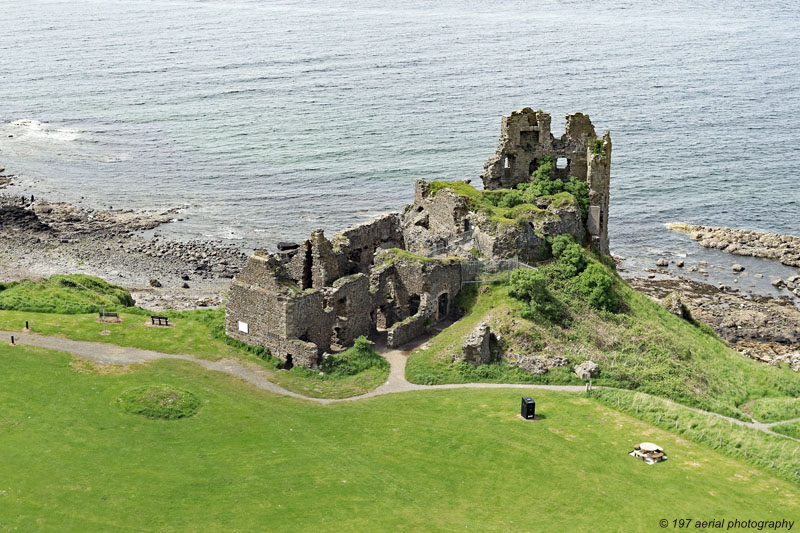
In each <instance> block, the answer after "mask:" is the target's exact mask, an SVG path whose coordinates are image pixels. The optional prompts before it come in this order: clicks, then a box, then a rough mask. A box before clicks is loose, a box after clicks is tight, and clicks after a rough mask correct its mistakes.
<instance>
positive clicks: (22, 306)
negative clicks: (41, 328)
mask: <svg viewBox="0 0 800 533" xmlns="http://www.w3.org/2000/svg"><path fill="white" fill-rule="evenodd" d="M103 304H105V306H106V310H107V311H119V310H120V309H122V308H125V307H130V306H133V305H134V301H133V298H132V297H131V293H130V292H128V290H127V289H124V288H122V287H118V286H116V285H112V284H110V283H108V282H107V281H104V280H102V279H100V278H96V277H94V276H86V275H84V274H70V275H56V276H51V277H49V278H47V279H44V280H36V281H34V280H23V281H19V282H14V283H7V284H1V285H0V309H8V310H15V311H30V312H40V313H61V314H78V313H97V312H99V311H100V310H101V308H102V305H103Z"/></svg>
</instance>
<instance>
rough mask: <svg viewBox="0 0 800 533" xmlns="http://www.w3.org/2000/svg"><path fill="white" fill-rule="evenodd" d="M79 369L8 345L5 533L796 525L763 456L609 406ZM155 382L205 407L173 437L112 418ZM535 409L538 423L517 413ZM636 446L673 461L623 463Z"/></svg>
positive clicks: (573, 398)
mask: <svg viewBox="0 0 800 533" xmlns="http://www.w3.org/2000/svg"><path fill="white" fill-rule="evenodd" d="M68 363H69V357H68V356H66V355H64V354H58V353H55V352H48V351H45V350H38V349H34V348H31V347H25V346H18V347H16V348H12V347H9V346H3V345H0V374H1V375H2V376H3V380H4V381H3V387H0V405H2V406H3V410H2V414H1V415H0V433H2V438H0V456H2V458H3V460H2V461H0V479H2V486H0V489H1V490H0V501H2V505H1V506H0V523H2V524H3V527H4V528H5V529H9V530H15V529H16V530H19V531H97V530H114V531H154V530H157V531H164V530H169V531H198V530H206V531H215V532H217V531H220V532H223V531H265V530H266V531H318V532H325V531H337V532H339V531H390V530H403V531H455V530H459V531H530V530H537V531H589V530H591V531H619V530H624V531H655V530H659V526H658V523H659V520H660V519H663V518H670V517H677V516H689V517H700V516H715V517H736V518H738V519H740V520H742V519H754V520H755V519H758V520H764V519H765V517H776V519H780V518H789V519H792V517H794V516H796V515H797V509H798V505H800V489H798V486H797V485H796V484H792V483H790V482H788V481H785V480H783V479H779V478H778V477H777V476H776V475H774V474H773V473H772V471H767V469H766V468H760V467H756V466H753V464H752V462H751V458H752V453H750V452H752V450H749V453H748V459H747V460H746V461H745V460H744V459H742V460H738V459H735V458H731V457H727V456H725V455H723V454H720V453H718V452H717V451H715V450H713V449H711V448H709V447H707V446H702V445H699V444H696V443H694V442H692V441H691V440H690V439H687V438H686V437H684V436H682V435H681V436H679V435H676V434H675V433H674V432H673V431H672V430H671V429H669V428H670V426H665V427H658V426H657V425H654V424H652V423H648V422H645V421H642V420H637V419H636V418H635V417H633V416H630V415H628V414H625V413H620V412H619V411H616V410H615V409H614V408H613V406H614V405H616V403H615V401H614V403H612V404H611V405H605V404H603V403H600V402H598V401H597V400H595V399H593V398H587V397H581V396H579V395H577V394H567V393H557V392H552V391H541V390H524V389H513V390H510V389H497V390H487V389H483V390H437V391H419V392H411V393H403V394H389V395H385V396H379V397H376V398H372V399H369V400H362V401H355V402H341V403H336V404H333V405H316V404H311V403H309V402H306V401H302V400H296V399H293V398H286V397H277V396H275V395H272V394H269V393H267V392H265V391H263V390H259V389H256V388H255V387H253V386H251V385H249V384H247V383H244V382H242V381H241V380H239V379H236V378H234V377H231V376H227V375H224V374H221V373H218V372H209V371H207V370H206V369H204V368H202V367H200V366H199V365H196V364H192V363H189V362H186V361H179V360H169V361H158V362H154V363H151V364H148V365H143V366H142V367H139V368H137V369H136V370H135V371H133V372H129V373H127V374H122V375H105V376H97V375H86V374H81V373H78V372H75V371H73V370H72V369H70V368H69V366H68ZM157 383H165V384H168V385H169V386H170V387H175V388H180V389H188V390H192V391H194V392H195V393H196V394H197V395H198V396H199V397H201V398H203V399H206V398H207V399H209V400H210V401H209V402H208V404H205V403H204V405H203V410H202V413H201V416H194V417H191V418H187V419H184V420H183V421H181V423H177V424H175V423H153V422H152V421H150V420H148V419H146V418H143V417H134V416H128V415H125V414H124V413H123V412H122V411H121V410H120V409H118V408H116V406H115V405H114V403H115V402H116V398H117V397H118V396H119V391H121V390H127V389H132V388H136V387H142V386H146V385H150V384H157ZM526 395H530V396H533V397H534V398H535V399H536V407H537V413H538V414H541V415H542V417H543V418H542V419H541V420H540V421H537V422H533V423H531V422H522V421H520V420H519V419H518V418H517V417H516V415H517V413H518V412H519V401H520V396H526ZM656 419H657V418H656ZM680 425H681V427H683V422H681V424H680ZM673 427H674V424H673ZM758 436H759V435H758V434H754V437H758ZM642 441H650V442H655V443H657V444H659V445H661V446H663V447H664V449H665V450H666V452H667V454H668V455H669V460H668V461H666V462H664V463H660V464H658V465H655V466H648V465H646V464H644V463H642V462H641V461H638V460H636V459H634V458H632V457H630V456H628V455H627V452H628V451H630V450H631V449H633V445H634V444H635V443H638V442H642ZM783 445H784V446H785V447H786V452H785V453H786V454H787V455H791V453H792V450H793V448H792V447H795V448H796V447H797V446H798V445H797V443H794V442H791V441H788V440H786V439H784V443H783ZM799 456H800V453H798V454H795V458H797V457H799ZM748 463H749V464H748ZM642 494H645V496H641V495H642ZM651 494H652V495H656V496H655V497H656V498H657V500H658V501H657V502H656V503H655V504H650V503H648V504H646V505H645V504H643V503H642V502H643V498H645V499H647V498H651V497H650V495H651ZM651 499H652V498H651ZM309 502H313V505H312V507H309V505H310V504H309ZM487 502H488V503H487ZM670 519H671V518H670Z"/></svg>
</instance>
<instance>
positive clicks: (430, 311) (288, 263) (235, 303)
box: [226, 214, 461, 367]
mask: <svg viewBox="0 0 800 533" xmlns="http://www.w3.org/2000/svg"><path fill="white" fill-rule="evenodd" d="M398 242H403V233H402V230H401V227H400V219H399V217H398V215H397V214H393V215H387V216H384V217H380V218H379V219H377V220H376V221H373V222H371V223H368V224H363V225H361V226H357V227H355V228H350V229H348V230H345V231H344V232H342V233H341V234H339V235H337V236H335V237H334V239H333V242H331V241H328V240H327V239H326V238H325V235H324V233H323V232H322V231H321V230H318V231H315V232H313V233H312V235H311V239H309V240H308V241H306V242H305V243H304V244H303V245H299V246H298V245H291V244H290V243H283V245H282V248H283V250H282V251H281V253H279V254H275V255H272V254H269V253H267V252H264V251H259V252H257V253H256V254H254V255H253V256H252V257H251V258H250V259H249V260H248V262H247V264H246V265H245V268H244V269H243V270H242V273H241V274H240V275H239V276H237V278H235V279H234V281H233V283H232V285H231V292H230V298H229V303H228V306H227V313H226V332H227V333H228V335H230V336H231V337H233V338H236V339H239V340H242V341H244V342H247V343H248V344H253V345H261V346H265V347H267V348H269V350H270V352H271V353H272V354H273V355H275V356H276V357H278V358H280V359H282V360H284V361H289V360H291V361H292V363H293V364H302V365H304V366H308V367H318V366H320V365H321V364H322V362H323V359H324V354H325V353H327V352H332V351H339V350H343V349H344V348H346V347H347V346H349V345H351V344H352V343H353V341H354V340H355V339H356V338H358V337H359V336H361V335H369V334H371V333H377V332H380V331H384V332H386V335H387V343H388V345H389V346H397V345H399V344H403V343H405V342H408V341H409V340H411V339H413V338H414V337H416V336H419V335H420V334H421V332H423V331H424V330H425V329H426V328H428V327H429V326H430V325H432V324H435V323H436V322H437V321H439V320H443V319H445V318H447V317H448V316H450V314H451V312H452V299H453V298H454V297H455V295H456V294H457V293H458V291H459V290H460V287H461V271H460V268H459V265H458V264H457V263H454V262H451V261H443V260H439V259H433V258H426V257H417V256H414V255H413V254H409V255H407V256H406V255H404V256H396V255H393V254H392V253H391V252H389V251H388V250H385V249H384V248H383V247H384V246H391V245H394V244H397V243H398ZM334 243H335V244H334ZM382 250H383V251H382ZM352 270H357V272H355V273H354V274H349V275H343V273H344V272H349V271H352Z"/></svg>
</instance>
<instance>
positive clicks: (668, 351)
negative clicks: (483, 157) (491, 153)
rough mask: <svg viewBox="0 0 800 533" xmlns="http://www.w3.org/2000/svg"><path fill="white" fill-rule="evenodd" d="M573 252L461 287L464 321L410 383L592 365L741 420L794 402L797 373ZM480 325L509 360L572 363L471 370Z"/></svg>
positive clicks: (563, 377)
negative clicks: (465, 355) (731, 342)
mask: <svg viewBox="0 0 800 533" xmlns="http://www.w3.org/2000/svg"><path fill="white" fill-rule="evenodd" d="M576 246H577V245H574V244H572V245H567V246H563V247H559V245H558V243H555V242H554V243H553V249H554V252H555V253H557V254H560V257H558V258H557V259H556V260H554V261H553V262H552V263H551V264H550V265H547V266H544V267H542V268H540V269H539V270H536V271H534V270H528V271H521V272H520V273H516V274H513V275H512V276H511V280H510V281H497V280H496V281H497V282H496V283H493V284H489V285H484V286H482V287H481V289H480V290H478V289H477V288H475V287H472V288H469V287H468V288H465V289H464V290H462V292H461V294H459V296H458V298H457V299H456V304H457V305H459V306H460V307H461V308H462V309H463V311H464V315H465V316H464V318H462V319H461V320H460V321H458V322H456V323H455V324H453V325H452V326H450V327H449V328H447V329H446V330H445V331H443V332H442V333H441V334H439V335H438V336H436V337H435V338H434V339H432V340H431V341H430V342H429V343H427V346H426V348H425V349H421V350H417V351H415V352H414V353H413V354H412V355H411V357H410V359H409V361H408V365H407V367H406V377H407V378H408V379H409V380H410V381H412V382H414V383H424V384H437V383H463V382H470V381H513V382H519V383H552V384H563V383H570V382H572V383H580V381H579V380H578V379H577V378H575V377H574V376H572V374H571V368H572V367H573V366H574V365H576V364H579V363H581V362H583V361H586V360H592V361H594V362H596V363H598V364H599V365H600V368H601V374H600V377H599V378H598V379H597V380H596V381H595V383H597V384H601V385H609V386H614V387H619V388H625V389H632V390H638V391H642V392H646V393H649V394H653V395H656V396H661V397H665V398H670V399H673V400H675V401H678V402H680V403H683V404H687V405H692V406H695V407H700V408H703V409H708V410H712V411H716V412H719V413H722V414H726V415H729V416H735V417H737V418H741V419H749V416H748V415H747V413H746V412H744V411H743V410H742V409H740V406H742V405H743V404H745V403H747V402H748V401H750V400H753V399H758V398H763V397H788V396H797V395H800V375H798V374H797V373H795V372H792V371H791V370H789V369H788V368H783V369H781V368H775V367H771V366H767V365H763V364H760V363H757V362H755V361H752V360H749V359H746V358H744V357H742V356H741V355H739V354H738V353H736V352H734V351H733V350H731V349H730V348H729V347H728V346H727V345H726V344H725V343H724V342H723V341H722V340H720V339H719V338H718V337H717V336H716V335H715V334H714V332H713V331H712V330H711V329H710V328H708V326H706V325H704V324H700V323H694V322H688V321H686V320H683V319H681V318H678V317H677V316H674V315H672V314H670V313H669V312H668V311H666V310H665V309H663V308H662V307H661V306H660V305H658V304H657V303H655V302H653V301H651V300H650V299H649V298H647V297H646V296H644V295H643V294H641V293H639V292H636V291H634V290H633V289H631V288H630V287H629V286H628V285H627V284H626V283H625V282H624V281H623V280H622V279H621V278H620V277H619V276H618V275H617V274H616V272H614V270H613V267H612V266H611V265H610V264H606V263H604V262H603V261H602V260H601V259H600V258H598V257H595V256H592V255H590V254H586V255H583V254H582V255H578V254H575V253H574V252H575V247H576ZM560 248H561V249H560ZM578 248H579V247H578ZM579 251H580V250H579ZM483 321H486V322H488V323H489V325H490V327H491V329H492V331H493V332H495V334H499V335H500V336H501V337H502V339H503V344H504V345H505V353H506V354H507V355H510V354H522V355H526V356H535V357H538V358H540V359H542V360H546V359H547V358H550V357H553V356H561V357H564V358H566V359H567V361H568V363H569V364H568V366H567V367H559V368H553V369H551V370H550V372H549V373H548V374H545V375H533V374H529V373H527V372H524V371H521V370H518V369H516V368H512V367H510V366H509V365H508V363H506V362H505V361H504V360H502V359H498V360H495V361H493V362H491V363H490V364H489V365H484V366H480V367H477V368H476V367H473V366H472V365H470V364H468V363H464V362H456V361H455V360H454V356H455V355H456V354H457V353H459V352H460V350H461V345H462V343H463V341H464V339H465V338H466V336H467V335H469V333H470V332H471V331H472V330H473V329H474V328H475V327H476V326H477V325H478V324H479V323H481V322H483Z"/></svg>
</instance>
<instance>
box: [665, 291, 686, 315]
mask: <svg viewBox="0 0 800 533" xmlns="http://www.w3.org/2000/svg"><path fill="white" fill-rule="evenodd" d="M661 305H662V306H663V307H664V309H666V310H667V311H669V312H670V313H672V314H673V315H675V316H677V317H679V318H682V319H684V320H691V319H692V313H691V312H690V311H689V308H688V307H686V304H684V303H683V300H682V299H681V296H680V294H678V293H677V292H671V293H669V294H668V295H667V296H665V297H664V299H662V300H661Z"/></svg>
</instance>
